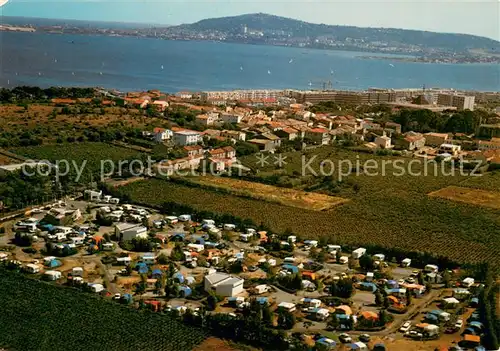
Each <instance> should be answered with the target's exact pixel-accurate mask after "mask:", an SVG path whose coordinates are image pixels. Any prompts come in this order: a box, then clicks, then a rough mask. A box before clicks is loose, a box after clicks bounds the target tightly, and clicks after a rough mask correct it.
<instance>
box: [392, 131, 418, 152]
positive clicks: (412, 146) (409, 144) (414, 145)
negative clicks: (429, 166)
mask: <svg viewBox="0 0 500 351" xmlns="http://www.w3.org/2000/svg"><path fill="white" fill-rule="evenodd" d="M396 144H397V145H399V146H401V147H403V148H404V149H406V150H410V151H413V150H420V149H421V148H423V147H424V146H425V137H424V136H423V135H422V134H419V133H407V134H406V135H405V137H404V138H403V139H398V140H397V142H396Z"/></svg>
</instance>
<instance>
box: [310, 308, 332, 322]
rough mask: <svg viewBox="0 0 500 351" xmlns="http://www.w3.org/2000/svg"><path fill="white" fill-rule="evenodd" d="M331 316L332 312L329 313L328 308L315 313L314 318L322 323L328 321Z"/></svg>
mask: <svg viewBox="0 0 500 351" xmlns="http://www.w3.org/2000/svg"><path fill="white" fill-rule="evenodd" d="M329 316H330V311H328V310H327V309H326V308H319V309H317V310H315V312H314V317H315V318H316V319H317V320H320V321H324V320H326V319H328V317H329Z"/></svg>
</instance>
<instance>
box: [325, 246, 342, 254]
mask: <svg viewBox="0 0 500 351" xmlns="http://www.w3.org/2000/svg"><path fill="white" fill-rule="evenodd" d="M326 250H327V251H328V252H329V253H333V252H342V247H341V246H340V245H327V246H326Z"/></svg>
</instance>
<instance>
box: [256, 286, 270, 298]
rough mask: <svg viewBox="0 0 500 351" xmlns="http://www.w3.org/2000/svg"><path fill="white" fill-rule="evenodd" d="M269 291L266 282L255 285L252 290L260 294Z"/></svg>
mask: <svg viewBox="0 0 500 351" xmlns="http://www.w3.org/2000/svg"><path fill="white" fill-rule="evenodd" d="M268 291H269V285H266V284H261V285H257V286H256V287H255V288H254V292H255V293H256V294H257V295H260V294H264V293H266V292H268Z"/></svg>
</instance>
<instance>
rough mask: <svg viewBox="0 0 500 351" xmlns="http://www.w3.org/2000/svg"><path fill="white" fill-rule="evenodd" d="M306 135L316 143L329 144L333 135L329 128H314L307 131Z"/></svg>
mask: <svg viewBox="0 0 500 351" xmlns="http://www.w3.org/2000/svg"><path fill="white" fill-rule="evenodd" d="M305 137H306V138H308V139H310V140H311V141H312V142H313V143H315V144H320V145H327V144H328V143H330V140H331V137H330V133H329V131H328V129H325V128H312V129H309V130H308V131H306V133H305Z"/></svg>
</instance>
